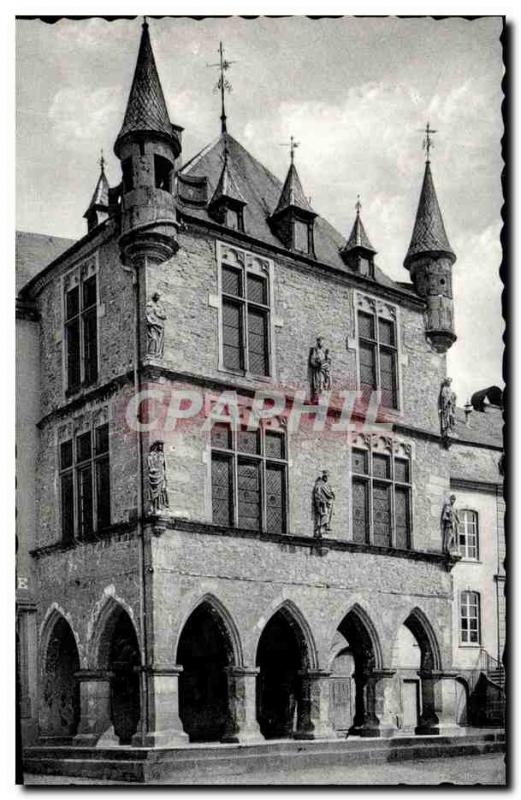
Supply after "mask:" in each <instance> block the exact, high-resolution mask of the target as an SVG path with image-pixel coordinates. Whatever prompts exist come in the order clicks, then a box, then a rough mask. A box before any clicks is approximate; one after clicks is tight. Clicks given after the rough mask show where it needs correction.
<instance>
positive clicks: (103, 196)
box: [83, 150, 109, 230]
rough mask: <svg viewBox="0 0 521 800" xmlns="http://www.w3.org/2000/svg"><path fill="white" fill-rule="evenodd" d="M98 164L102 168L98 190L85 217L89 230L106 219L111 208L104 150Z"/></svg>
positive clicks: (97, 185)
mask: <svg viewBox="0 0 521 800" xmlns="http://www.w3.org/2000/svg"><path fill="white" fill-rule="evenodd" d="M98 164H99V166H100V175H99V178H98V182H97V183H96V188H95V189H94V193H93V195H92V197H91V201H90V203H89V207H88V208H87V210H86V212H85V214H84V215H83V216H84V218H85V219H86V220H87V223H88V226H89V230H91V228H93V227H95V226H96V225H98V224H99V222H101V221H102V220H103V219H104V218H106V216H107V213H108V208H109V182H108V180H107V176H106V175H105V159H104V158H103V150H102V151H101V157H100V159H99V161H98Z"/></svg>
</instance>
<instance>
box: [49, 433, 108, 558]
mask: <svg viewBox="0 0 521 800" xmlns="http://www.w3.org/2000/svg"><path fill="white" fill-rule="evenodd" d="M104 427H106V429H107V447H106V450H103V451H102V452H98V449H97V434H98V431H99V430H101V429H102V428H104ZM87 434H88V435H89V443H90V454H89V456H88V458H83V459H80V458H79V456H78V440H79V438H80V437H82V436H86V435H87ZM66 444H70V446H71V450H72V458H71V463H70V465H68V466H67V467H62V463H61V451H62V447H63V446H64V445H66ZM110 449H111V448H110V424H109V421H108V420H105V421H99V420H98V421H97V423H92V424H91V425H89V426H86V427H83V428H81V429H78V430H74V431H71V432H69V435H68V436H67V437H62V438H61V439H60V440H59V441H58V482H59V494H60V504H59V505H60V508H59V513H60V529H61V540H62V541H63V542H65V543H72V542H78V541H79V542H81V541H85V540H88V539H89V537H92V536H93V535H95V534H97V533H98V532H100V531H103V530H105V528H108V527H110V525H111V524H112V502H111V499H112V498H111V486H112V480H111V477H112V475H111V455H110ZM102 463H106V464H107V465H108V495H107V498H106V500H107V503H108V522H107V523H106V524H105V525H102V526H101V525H100V524H99V522H100V506H101V502H100V495H99V486H98V474H99V472H98V468H99V465H100V464H102ZM87 471H89V472H90V503H91V522H92V525H91V527H90V528H88V529H81V527H82V525H81V512H80V504H81V494H80V480H81V478H80V476H81V475H82V473H85V472H87ZM69 476H70V477H72V530H66V529H65V525H64V497H63V479H64V477H69Z"/></svg>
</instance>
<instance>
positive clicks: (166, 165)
mask: <svg viewBox="0 0 521 800" xmlns="http://www.w3.org/2000/svg"><path fill="white" fill-rule="evenodd" d="M173 172H174V167H173V165H172V163H171V161H169V160H168V159H167V158H163V156H157V155H155V156H154V175H155V181H156V189H163V190H164V191H165V192H172V176H173Z"/></svg>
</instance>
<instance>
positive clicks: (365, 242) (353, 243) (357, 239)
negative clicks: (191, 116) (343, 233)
mask: <svg viewBox="0 0 521 800" xmlns="http://www.w3.org/2000/svg"><path fill="white" fill-rule="evenodd" d="M358 247H359V248H361V249H363V250H368V251H369V252H371V253H376V252H377V251H376V250H375V249H374V247H373V245H372V244H371V242H370V241H369V237H368V235H367V233H366V232H365V228H364V225H363V222H362V219H361V217H360V211H359V210H357V212H356V218H355V222H354V225H353V228H352V230H351V233H350V235H349V238H348V240H347V242H346V243H345V245H344V247H343V248H342V252H343V253H349V252H350V251H351V250H355V249H356V248H358Z"/></svg>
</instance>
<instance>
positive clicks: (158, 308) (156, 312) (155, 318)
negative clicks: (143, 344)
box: [146, 292, 166, 358]
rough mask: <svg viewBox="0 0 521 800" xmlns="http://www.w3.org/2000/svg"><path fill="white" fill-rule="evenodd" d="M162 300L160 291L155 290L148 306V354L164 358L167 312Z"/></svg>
mask: <svg viewBox="0 0 521 800" xmlns="http://www.w3.org/2000/svg"><path fill="white" fill-rule="evenodd" d="M160 300H161V295H160V294H159V292H154V294H153V295H152V297H151V298H150V300H149V301H148V303H147V308H146V318H147V355H148V356H152V357H153V358H163V353H164V350H165V320H166V313H165V309H164V307H163V304H162V303H161V302H160Z"/></svg>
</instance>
